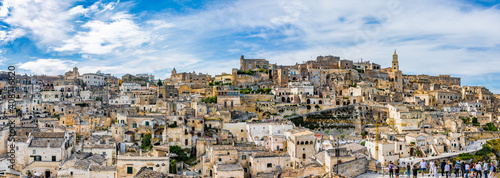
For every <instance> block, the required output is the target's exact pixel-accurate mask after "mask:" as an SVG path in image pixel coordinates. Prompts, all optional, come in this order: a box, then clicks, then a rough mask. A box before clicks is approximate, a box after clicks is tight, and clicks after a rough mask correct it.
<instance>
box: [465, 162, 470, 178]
mask: <svg viewBox="0 0 500 178" xmlns="http://www.w3.org/2000/svg"><path fill="white" fill-rule="evenodd" d="M464 169H465V178H469V171H470V166H469V163H466V164H465V166H464Z"/></svg>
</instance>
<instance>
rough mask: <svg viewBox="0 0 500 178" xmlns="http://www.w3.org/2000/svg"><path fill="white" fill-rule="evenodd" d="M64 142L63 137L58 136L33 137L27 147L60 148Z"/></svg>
mask: <svg viewBox="0 0 500 178" xmlns="http://www.w3.org/2000/svg"><path fill="white" fill-rule="evenodd" d="M63 143H64V140H63V139H58V138H34V139H33V140H31V144H30V146H29V147H50V148H60V147H61V146H62V145H63Z"/></svg>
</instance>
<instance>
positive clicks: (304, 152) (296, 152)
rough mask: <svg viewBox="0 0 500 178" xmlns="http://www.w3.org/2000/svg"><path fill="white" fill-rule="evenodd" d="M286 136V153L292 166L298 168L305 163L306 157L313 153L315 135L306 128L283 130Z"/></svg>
mask: <svg viewBox="0 0 500 178" xmlns="http://www.w3.org/2000/svg"><path fill="white" fill-rule="evenodd" d="M285 135H286V137H287V138H289V139H288V140H287V153H288V154H289V155H290V156H291V161H292V163H291V164H293V165H292V166H293V168H295V169H299V168H301V167H302V166H304V165H305V161H306V159H308V158H309V157H311V156H313V155H314V154H315V149H314V148H315V143H316V137H315V136H314V133H313V132H311V131H309V130H308V129H301V130H299V129H292V130H288V131H286V132H285Z"/></svg>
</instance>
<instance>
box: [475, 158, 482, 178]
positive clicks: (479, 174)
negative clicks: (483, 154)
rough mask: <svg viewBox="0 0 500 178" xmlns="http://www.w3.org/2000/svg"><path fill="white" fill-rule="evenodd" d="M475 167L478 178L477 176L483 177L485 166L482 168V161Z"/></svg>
mask: <svg viewBox="0 0 500 178" xmlns="http://www.w3.org/2000/svg"><path fill="white" fill-rule="evenodd" d="M474 169H475V170H476V178H477V177H483V176H482V175H483V174H482V172H483V168H482V166H481V162H478V163H477V164H476V167H474Z"/></svg>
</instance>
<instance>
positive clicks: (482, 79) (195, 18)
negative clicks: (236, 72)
mask: <svg viewBox="0 0 500 178" xmlns="http://www.w3.org/2000/svg"><path fill="white" fill-rule="evenodd" d="M499 4H500V2H499V1H488V0H484V1H471V0H442V1H431V0H422V1H416V2H413V1H401V0H388V1H387V0H380V1H378V0H373V1H356V0H353V1H332V0H317V1H314V3H311V1H306V0H234V1H230V0H202V1H194V0H162V1H153V0H121V1H117V0H93V1H82V0H64V1H63V0H44V1H38V0H3V1H1V7H0V25H1V26H0V46H1V47H0V68H4V69H6V68H7V66H8V65H15V66H17V69H18V72H19V73H28V74H47V75H57V74H63V73H64V72H66V71H68V70H70V69H71V68H72V67H74V66H77V67H78V68H79V69H80V71H81V72H83V73H88V72H96V71H97V70H101V71H103V72H105V73H111V74H113V75H115V76H118V77H121V76H122V75H124V74H126V73H131V74H137V73H152V74H155V76H156V77H157V78H162V79H163V78H167V77H169V74H170V72H171V70H172V68H174V67H175V68H176V69H177V71H181V72H183V71H186V72H191V71H196V72H202V73H209V74H212V75H215V74H220V73H222V72H230V71H231V68H237V67H239V57H240V55H245V56H246V58H265V59H268V60H269V61H270V62H271V63H278V64H295V63H297V62H299V63H300V62H302V61H306V60H310V59H314V58H315V57H316V56H319V55H335V56H340V57H341V58H343V59H350V60H354V61H358V60H360V59H361V58H363V60H365V61H366V60H369V61H372V62H375V63H378V64H381V65H382V66H389V65H390V62H391V60H392V53H393V50H394V49H397V51H398V54H399V59H400V69H401V70H403V72H404V73H407V74H430V75H438V74H450V75H452V76H459V77H462V84H463V85H483V86H486V87H488V88H489V89H491V90H492V91H494V92H495V93H500V79H499V77H500V69H499V67H498V66H500V60H499V57H500V33H499V31H500V23H498V22H499V19H500V5H499Z"/></svg>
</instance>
